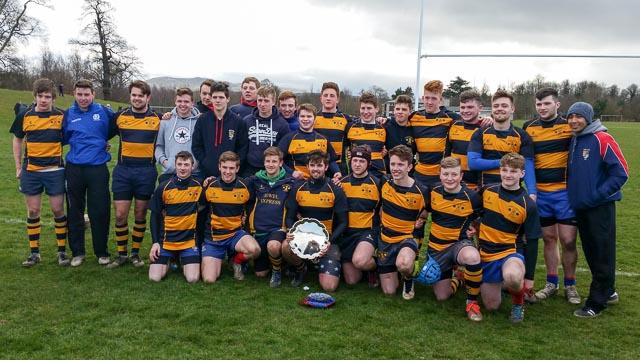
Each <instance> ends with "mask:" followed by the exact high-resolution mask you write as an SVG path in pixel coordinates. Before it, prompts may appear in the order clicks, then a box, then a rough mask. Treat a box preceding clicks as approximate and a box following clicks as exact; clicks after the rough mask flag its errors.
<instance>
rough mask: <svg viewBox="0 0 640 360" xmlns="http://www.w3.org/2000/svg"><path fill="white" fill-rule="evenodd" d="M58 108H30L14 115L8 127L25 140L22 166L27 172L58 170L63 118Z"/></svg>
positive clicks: (61, 162) (60, 161) (16, 135)
mask: <svg viewBox="0 0 640 360" xmlns="http://www.w3.org/2000/svg"><path fill="white" fill-rule="evenodd" d="M63 117H64V113H63V112H62V110H60V109H56V108H54V109H52V110H51V111H47V112H38V111H36V110H35V106H32V107H29V108H28V109H26V110H25V111H23V112H21V113H20V114H18V116H16V118H15V120H14V122H13V124H12V125H11V129H10V130H9V131H10V132H11V133H13V135H15V137H16V138H18V139H23V142H24V149H25V150H24V161H23V162H22V168H23V169H26V170H27V171H43V170H51V169H59V168H62V166H63V161H62V118H63Z"/></svg>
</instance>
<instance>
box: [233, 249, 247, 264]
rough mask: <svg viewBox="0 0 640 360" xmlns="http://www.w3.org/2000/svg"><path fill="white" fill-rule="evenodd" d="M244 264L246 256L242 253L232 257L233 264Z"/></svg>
mask: <svg viewBox="0 0 640 360" xmlns="http://www.w3.org/2000/svg"><path fill="white" fill-rule="evenodd" d="M246 262H247V256H246V255H245V254H244V253H241V252H239V253H237V254H236V255H235V256H234V257H233V263H234V264H243V263H246Z"/></svg>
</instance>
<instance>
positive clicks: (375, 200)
mask: <svg viewBox="0 0 640 360" xmlns="http://www.w3.org/2000/svg"><path fill="white" fill-rule="evenodd" d="M422 85H423V87H422V88H421V89H420V94H421V103H422V104H421V105H423V108H421V109H420V110H417V111H414V110H413V109H414V108H415V104H414V100H413V99H412V98H411V97H410V96H407V95H399V96H397V97H396V98H395V99H393V103H392V108H391V110H392V111H391V114H384V115H383V111H382V110H383V104H381V103H380V102H379V99H378V98H377V97H376V95H375V94H374V93H371V92H367V91H364V92H362V94H361V95H360V97H359V114H345V113H343V112H341V111H340V100H341V98H340V94H341V91H340V87H339V85H338V84H337V83H335V82H331V81H327V82H324V83H323V84H322V88H321V91H320V98H319V103H320V104H321V106H320V107H318V108H316V106H314V105H312V104H309V103H299V99H298V96H297V95H296V94H295V93H294V92H292V91H288V90H284V91H278V90H277V88H276V87H274V86H270V85H261V82H260V80H259V79H257V78H255V77H252V76H248V77H246V78H245V79H244V80H243V81H242V83H241V99H240V102H239V103H237V104H233V105H232V104H230V89H229V85H228V83H226V82H223V81H214V80H205V81H203V82H202V83H201V84H200V86H199V89H197V90H196V91H195V92H196V93H195V94H194V90H191V89H190V88H188V87H183V88H178V89H176V91H175V107H174V108H173V109H172V110H170V111H168V112H160V111H157V110H155V109H154V108H153V107H152V106H151V99H152V97H153V94H152V88H151V87H150V86H149V84H147V82H145V81H142V80H135V81H132V82H131V83H130V84H129V86H128V93H129V100H130V103H129V104H128V106H125V107H122V108H121V109H118V110H117V111H114V110H112V109H111V108H110V107H109V106H107V105H103V104H101V103H98V102H97V101H95V96H96V89H95V88H94V82H92V81H89V80H83V79H80V80H77V81H76V82H75V84H74V86H73V89H71V90H70V92H72V94H73V97H74V101H73V103H72V105H71V106H70V107H69V108H68V109H60V108H58V107H57V106H56V96H57V95H58V93H59V91H58V89H57V86H56V84H55V83H54V82H53V81H52V80H50V79H47V78H40V79H38V80H36V81H35V82H34V83H33V92H32V93H33V103H32V104H31V105H28V106H24V107H22V108H20V107H17V108H16V117H15V120H14V121H13V124H12V125H11V128H10V132H11V134H12V135H13V138H12V142H13V146H12V149H13V158H14V160H15V177H16V181H17V184H16V185H18V188H19V191H20V192H21V193H22V194H23V195H24V200H25V204H26V210H27V216H26V221H24V229H25V231H24V241H23V243H24V251H25V252H26V253H28V254H27V256H26V258H23V259H15V264H16V266H18V265H20V261H22V263H21V265H22V266H23V267H26V268H31V267H38V266H42V265H40V263H42V262H51V261H54V260H53V259H55V261H56V262H57V264H58V265H60V266H62V267H67V266H70V267H73V268H76V270H74V271H80V272H81V271H83V266H82V265H83V263H85V262H87V261H97V263H98V264H100V265H102V266H104V269H105V270H104V271H113V270H112V269H115V268H119V267H123V266H127V267H128V266H132V267H148V272H147V275H148V279H149V280H150V281H152V282H160V281H163V279H164V278H165V277H167V276H184V279H185V281H187V282H189V283H195V282H204V283H206V284H212V285H210V286H214V287H215V286H226V284H218V283H217V282H218V280H219V279H220V277H221V276H232V277H233V278H234V279H235V280H236V281H243V280H245V278H246V277H247V276H252V277H253V276H255V277H257V278H260V279H264V280H263V281H261V282H260V283H264V286H268V287H271V288H274V290H273V291H277V290H275V288H279V287H285V286H292V287H301V286H302V285H303V284H304V283H305V282H308V281H311V282H313V283H316V284H317V286H318V287H319V288H320V289H321V291H322V292H324V293H328V294H329V295H331V294H334V293H336V292H337V291H339V292H345V295H344V296H348V294H347V293H348V292H349V291H350V290H349V288H348V287H349V286H351V285H355V284H358V283H360V282H363V283H367V284H368V286H369V287H371V288H372V290H371V292H372V294H371V296H383V295H385V296H397V295H396V294H399V296H401V297H402V298H403V299H405V300H412V299H413V298H414V297H415V296H416V291H415V288H416V287H417V286H423V285H427V286H429V287H431V288H432V290H433V294H434V297H435V299H436V300H437V301H445V300H447V299H449V298H450V297H452V296H453V295H454V294H456V293H457V292H464V293H465V296H466V302H465V306H464V308H463V309H460V312H461V313H463V314H466V316H467V317H468V319H469V320H470V321H474V322H477V321H481V320H482V319H483V312H487V311H493V310H496V309H498V308H500V307H501V303H502V302H503V299H507V300H506V301H505V302H507V303H508V304H506V305H503V306H509V307H510V312H509V319H510V321H511V322H514V323H518V322H522V321H523V320H524V317H525V304H527V303H538V302H544V301H547V300H548V299H550V298H551V297H553V296H555V295H556V294H561V295H562V296H564V298H565V300H566V302H568V303H569V304H570V306H571V307H570V308H568V311H567V316H572V315H571V314H573V315H574V316H576V317H580V318H594V317H597V316H599V315H601V314H602V313H603V311H605V310H606V309H607V307H608V306H611V305H613V304H616V303H617V302H618V301H620V295H619V294H618V291H617V289H616V281H615V277H616V273H615V271H616V203H617V202H618V201H619V200H621V199H622V188H623V186H624V184H625V183H626V182H627V179H628V177H629V173H628V172H629V169H628V165H627V161H626V160H625V157H624V155H623V152H622V150H621V149H620V147H619V145H618V143H617V142H616V140H615V139H614V137H613V136H612V135H611V134H610V133H609V132H608V131H607V128H606V127H605V126H604V125H603V123H602V122H601V121H600V120H599V119H598V118H597V117H596V115H595V113H594V108H593V106H592V104H589V103H586V102H581V101H578V102H575V103H573V104H566V105H570V106H569V107H568V110H567V111H566V112H564V113H563V114H561V113H560V101H559V95H558V89H555V88H552V87H542V88H539V89H536V91H537V92H536V94H535V97H533V98H531V99H530V101H531V103H532V104H535V110H536V113H537V116H536V117H535V118H533V119H530V120H527V121H525V122H524V124H523V125H522V126H521V127H520V126H516V125H514V124H513V123H512V121H513V115H514V112H515V103H514V97H513V96H512V94H511V93H509V92H507V91H505V90H501V89H499V90H497V91H495V92H494V93H493V94H492V96H491V99H490V102H487V103H483V100H482V97H481V95H480V94H479V93H478V92H477V91H475V90H467V91H464V92H462V93H461V94H460V96H459V100H460V106H459V112H454V111H451V110H449V109H447V107H445V106H444V98H443V91H444V86H443V83H442V82H441V81H439V80H431V81H427V82H426V83H424V84H422ZM486 108H489V109H490V115H489V114H487V113H486V112H485V113H483V114H484V115H481V112H482V110H483V109H486ZM113 138H117V139H116V141H115V142H114V145H113V146H115V147H117V149H114V150H115V152H113V153H114V154H116V155H114V158H113V159H112V155H111V154H112V152H111V145H110V140H111V139H113ZM110 163H115V166H114V167H113V168H112V167H111V166H110V165H109V164H110ZM110 169H112V170H111V171H110ZM45 195H46V196H45ZM47 202H48V205H49V207H50V209H51V212H52V216H53V219H54V227H53V229H54V231H55V237H54V238H55V240H56V246H57V252H53V251H49V250H50V249H52V248H51V247H50V246H46V245H43V249H42V250H41V241H40V238H41V233H42V229H43V225H42V221H41V217H42V216H43V214H41V212H44V211H48V210H43V209H46V208H47V206H46V204H47ZM112 211H113V212H112ZM305 222H307V223H315V224H317V225H319V226H318V227H320V228H322V229H323V231H324V234H325V235H326V236H325V237H326V239H325V240H326V244H325V246H322V247H321V248H317V249H311V250H309V248H307V250H308V251H309V254H307V253H303V252H301V251H299V247H297V245H295V243H296V242H298V241H304V234H302V235H300V234H299V233H298V232H297V231H294V230H295V229H296V228H300V229H302V228H304V226H303V225H304V224H303V223H305ZM87 234H90V235H91V250H89V251H87V250H86V245H85V236H86V235H87ZM578 235H579V239H580V240H579V241H577V238H578ZM145 243H146V244H145ZM143 249H145V250H144V251H143ZM147 249H148V250H147ZM539 249H541V253H542V254H543V259H540V260H539V259H538V253H539ZM306 255H310V256H306ZM579 257H584V259H585V260H586V263H587V265H588V267H589V271H590V273H591V284H590V286H589V287H588V292H586V293H579V292H578V287H577V286H576V272H577V262H578V258H579ZM542 263H544V268H541V267H538V268H536V267H537V265H538V264H542ZM24 276H25V277H28V276H29V275H28V274H27V273H26V272H25V273H24ZM534 276H537V277H538V278H540V277H542V278H545V277H546V280H545V281H544V285H543V286H542V287H538V288H536V287H535V283H534V280H535V277H534ZM344 284H346V285H347V286H346V287H345V285H344ZM584 288H587V287H586V286H585V287H584ZM375 289H379V290H375ZM376 291H379V292H381V293H382V294H383V295H382V294H381V295H374V293H375V292H376ZM569 309H570V311H569Z"/></svg>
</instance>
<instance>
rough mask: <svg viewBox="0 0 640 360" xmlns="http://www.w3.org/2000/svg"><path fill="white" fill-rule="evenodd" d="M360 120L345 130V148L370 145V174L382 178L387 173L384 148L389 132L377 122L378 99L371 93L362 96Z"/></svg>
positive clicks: (350, 124)
mask: <svg viewBox="0 0 640 360" xmlns="http://www.w3.org/2000/svg"><path fill="white" fill-rule="evenodd" d="M359 101H360V118H359V119H358V120H357V121H354V122H351V123H349V124H348V125H347V127H346V129H345V133H346V135H345V144H344V145H345V148H347V149H348V148H349V147H351V146H357V145H368V146H369V148H370V149H371V160H370V164H369V165H370V166H369V173H370V174H371V175H373V176H375V177H378V178H379V177H380V176H382V175H384V174H385V173H386V166H385V163H384V155H385V153H386V149H385V147H384V145H385V142H386V140H387V131H386V130H385V128H384V127H382V125H380V124H378V123H377V122H376V114H377V113H378V99H377V98H376V96H375V95H373V94H372V93H370V92H364V93H363V94H362V95H360V99H359Z"/></svg>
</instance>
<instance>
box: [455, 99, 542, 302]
mask: <svg viewBox="0 0 640 360" xmlns="http://www.w3.org/2000/svg"><path fill="white" fill-rule="evenodd" d="M514 111H515V106H514V105H513V96H512V95H511V94H509V93H508V92H506V91H504V90H498V91H496V92H495V94H493V96H492V97H491V114H492V116H493V120H494V123H493V125H492V126H489V127H483V128H480V129H478V130H476V131H475V132H474V133H473V135H472V136H471V140H470V141H469V148H468V152H467V156H468V161H469V169H470V170H473V171H481V174H480V182H481V184H482V185H483V186H487V185H490V184H495V183H499V182H500V181H501V180H500V159H501V158H502V156H504V155H505V154H508V153H511V152H514V153H519V154H521V155H522V156H523V157H524V158H525V168H526V171H525V172H524V182H525V184H526V186H527V193H528V194H529V196H530V197H531V198H532V199H533V200H534V201H535V199H536V194H537V190H536V178H535V168H534V150H533V143H532V141H531V137H530V136H529V134H527V133H526V132H525V131H524V130H522V129H521V128H519V127H515V126H513V125H512V124H511V118H512V116H513V113H514ZM519 251H520V252H522V253H523V254H524V258H525V261H526V274H525V289H526V291H525V293H526V294H525V297H526V299H527V301H529V302H535V301H536V297H535V293H534V291H533V279H534V274H535V269H536V261H537V259H538V238H537V237H536V238H535V239H531V241H527V242H526V243H522V242H519Z"/></svg>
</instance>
